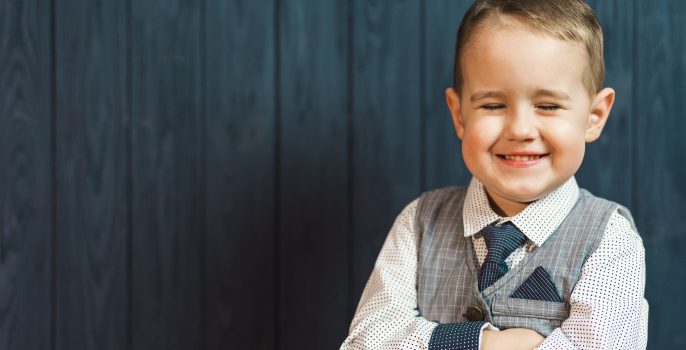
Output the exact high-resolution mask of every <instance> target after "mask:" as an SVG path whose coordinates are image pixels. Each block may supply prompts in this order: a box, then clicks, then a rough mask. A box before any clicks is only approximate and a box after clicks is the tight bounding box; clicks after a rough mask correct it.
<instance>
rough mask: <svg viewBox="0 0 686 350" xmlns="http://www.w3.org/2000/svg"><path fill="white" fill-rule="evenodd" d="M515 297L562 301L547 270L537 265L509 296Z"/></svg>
mask: <svg viewBox="0 0 686 350" xmlns="http://www.w3.org/2000/svg"><path fill="white" fill-rule="evenodd" d="M510 297H511V298H517V299H531V300H543V301H556V302H558V303H562V302H564V300H562V298H560V295H559V294H558V293H557V288H556V287H555V283H553V279H552V278H550V275H549V274H548V271H546V270H545V269H544V268H543V266H539V267H537V268H536V270H534V272H532V273H531V276H529V277H528V278H527V279H526V281H524V283H522V285H521V286H519V288H517V290H515V292H514V293H512V295H511V296H510Z"/></svg>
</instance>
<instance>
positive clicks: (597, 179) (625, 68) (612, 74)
mask: <svg viewBox="0 0 686 350" xmlns="http://www.w3.org/2000/svg"><path fill="white" fill-rule="evenodd" d="M589 5H591V7H592V8H593V10H594V11H595V12H596V15H597V16H598V19H599V20H600V23H601V25H602V27H603V35H604V39H605V42H604V45H605V71H606V74H605V76H606V79H605V86H609V87H612V88H614V89H615V91H616V93H617V97H616V99H615V104H614V106H613V108H612V112H611V114H610V118H609V120H608V122H607V124H606V125H605V129H604V130H603V133H602V135H601V136H600V138H599V139H598V140H596V141H595V142H592V143H590V144H587V147H586V154H585V156H584V161H583V163H582V165H581V168H580V170H579V172H578V173H577V175H576V177H577V181H578V183H579V186H581V187H584V188H586V189H588V190H589V191H591V192H592V193H594V194H595V195H598V196H600V197H603V198H607V199H609V200H613V201H616V202H618V203H621V204H622V205H624V206H627V207H629V209H633V208H632V207H633V202H632V201H633V196H632V194H633V192H632V190H633V187H632V186H633V175H634V174H633V171H631V169H633V166H634V161H635V157H634V155H633V154H632V152H631V150H632V149H633V146H634V142H635V140H634V139H633V126H634V118H635V115H636V114H635V113H634V104H633V103H634V74H633V73H634V49H635V47H634V45H635V44H634V30H635V28H634V16H635V14H634V8H633V6H628V4H627V1H625V0H611V1H608V0H594V1H589Z"/></svg>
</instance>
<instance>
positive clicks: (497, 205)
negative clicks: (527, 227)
mask: <svg viewBox="0 0 686 350" xmlns="http://www.w3.org/2000/svg"><path fill="white" fill-rule="evenodd" d="M486 195H487V197H488V204H490V206H491V209H493V211H494V212H495V213H496V214H498V215H500V216H504V217H512V216H515V215H517V214H519V213H521V212H522V210H524V209H526V207H528V206H529V204H531V203H530V202H529V203H521V202H514V201H509V200H506V199H504V198H499V197H497V196H493V195H491V194H490V193H489V192H488V190H486Z"/></svg>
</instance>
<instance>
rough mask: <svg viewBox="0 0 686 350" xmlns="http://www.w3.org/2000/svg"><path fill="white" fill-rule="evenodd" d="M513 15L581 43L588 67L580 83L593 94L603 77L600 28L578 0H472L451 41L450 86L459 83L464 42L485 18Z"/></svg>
mask: <svg viewBox="0 0 686 350" xmlns="http://www.w3.org/2000/svg"><path fill="white" fill-rule="evenodd" d="M503 15H509V16H513V17H515V18H517V19H519V20H521V21H522V22H524V23H525V24H526V25H529V26H531V27H532V28H534V29H535V30H539V31H541V32H543V33H546V34H549V35H552V36H553V37H556V38H558V39H561V40H567V41H574V42H578V43H580V44H583V45H584V46H585V48H586V50H587V52H588V58H589V61H588V67H587V69H586V73H585V74H584V77H583V83H584V86H585V87H586V89H588V91H589V93H590V94H592V95H594V94H596V93H598V92H599V91H600V90H601V89H602V85H603V82H604V80H605V60H604V58H603V32H602V29H601V28H600V23H599V21H598V18H597V17H596V16H595V14H594V13H593V10H591V8H590V7H589V6H588V5H587V4H586V3H585V2H583V1H582V0H476V1H475V2H474V4H472V6H471V7H470V8H469V10H467V13H465V15H464V18H463V19H462V23H461V24H460V29H459V30H458V32H457V42H456V44H455V67H454V69H455V71H454V76H453V86H454V88H455V89H456V90H457V91H460V90H461V87H462V83H463V81H462V70H461V65H460V61H461V54H462V51H463V50H464V47H465V44H466V43H467V42H468V41H469V40H470V38H471V36H472V35H473V34H474V32H475V31H476V30H478V29H479V27H480V26H482V25H483V24H484V22H485V21H498V20H499V18H500V16H503Z"/></svg>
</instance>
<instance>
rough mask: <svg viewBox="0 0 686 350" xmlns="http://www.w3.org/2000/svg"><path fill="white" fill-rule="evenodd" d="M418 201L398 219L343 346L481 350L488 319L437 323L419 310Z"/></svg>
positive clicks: (345, 348)
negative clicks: (417, 285) (416, 224)
mask: <svg viewBox="0 0 686 350" xmlns="http://www.w3.org/2000/svg"><path fill="white" fill-rule="evenodd" d="M417 204H418V200H414V201H413V202H411V203H410V204H408V205H407V206H406V207H405V208H404V209H403V211H402V212H401V213H400V215H398V217H397V218H396V220H395V222H394V223H393V227H392V228H391V231H390V232H389V234H388V236H387V237H386V241H385V242H384V244H383V247H382V248H381V252H380V253H379V256H378V258H377V260H376V263H375V265H374V269H373V271H372V274H371V276H370V277H369V280H368V281H367V284H366V286H365V288H364V292H363V293H362V298H361V299H360V302H359V304H358V305H357V311H356V312H355V316H354V317H353V320H352V323H351V325H350V333H349V335H348V337H347V338H346V339H345V340H344V342H343V344H342V345H341V348H340V349H341V350H353V349H355V350H362V349H369V350H371V349H385V350H393V349H428V350H432V349H439V348H440V349H455V350H458V349H473V350H476V349H479V343H480V340H481V334H482V333H481V332H482V330H483V329H484V328H486V327H491V326H490V324H489V323H484V322H460V323H448V324H438V323H436V322H431V321H429V320H427V319H425V318H423V317H421V316H420V315H419V311H418V306H417V291H416V270H417V248H416V243H415V232H414V216H415V211H416V208H417ZM492 329H494V330H497V328H494V327H492Z"/></svg>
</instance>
